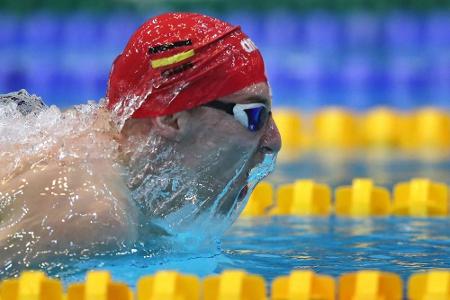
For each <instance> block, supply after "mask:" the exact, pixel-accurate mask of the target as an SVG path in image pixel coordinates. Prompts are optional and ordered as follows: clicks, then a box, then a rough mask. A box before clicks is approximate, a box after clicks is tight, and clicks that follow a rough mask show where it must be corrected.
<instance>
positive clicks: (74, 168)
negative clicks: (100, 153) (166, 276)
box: [0, 156, 136, 269]
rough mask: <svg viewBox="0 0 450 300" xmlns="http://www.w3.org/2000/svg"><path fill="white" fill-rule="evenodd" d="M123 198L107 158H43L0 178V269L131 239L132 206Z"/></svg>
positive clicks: (124, 192) (133, 236) (120, 184)
mask: <svg viewBox="0 0 450 300" xmlns="http://www.w3.org/2000/svg"><path fill="white" fill-rule="evenodd" d="M52 157H53V158H52ZM29 159H30V161H33V160H34V159H33V158H29ZM34 161H35V160H34ZM3 163H5V162H3ZM3 163H2V162H1V156H0V165H3ZM1 173H2V172H0V175H1ZM128 196H129V195H128V190H127V188H126V186H125V184H124V182H123V180H122V178H121V176H120V175H119V173H118V170H117V166H113V164H112V162H111V161H108V160H107V159H97V160H94V161H89V163H88V164H86V163H84V164H79V163H76V162H72V163H70V162H68V161H64V162H62V161H60V160H58V159H56V158H55V157H54V156H49V157H48V159H47V160H45V161H40V162H39V163H35V164H31V165H27V167H26V168H22V169H21V170H20V172H17V173H14V176H8V177H2V176H0V269H1V267H6V266H7V265H8V264H11V263H13V264H15V263H20V264H25V265H26V264H29V263H37V262H40V261H43V260H45V259H46V258H47V259H48V258H49V257H52V256H55V255H58V254H60V255H70V254H73V255H77V254H79V253H80V252H82V253H86V254H88V253H91V252H93V253H96V252H97V251H103V250H111V251H113V250H114V249H116V248H117V247H119V245H120V246H123V245H125V244H127V242H132V241H134V240H135V239H136V226H135V224H134V223H135V221H136V208H135V206H134V205H133V204H132V203H131V202H130V200H129V197H128Z"/></svg>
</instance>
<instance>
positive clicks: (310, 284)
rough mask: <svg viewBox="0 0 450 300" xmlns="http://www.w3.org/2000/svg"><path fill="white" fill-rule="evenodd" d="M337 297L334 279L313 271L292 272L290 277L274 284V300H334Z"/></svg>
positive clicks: (281, 277) (275, 281)
mask: <svg viewBox="0 0 450 300" xmlns="http://www.w3.org/2000/svg"><path fill="white" fill-rule="evenodd" d="M335 295H336V284H335V281H334V279H333V278H332V277H330V276H322V275H318V274H316V273H314V272H313V271H308V270H302V271H301V270H298V271H292V272H291V274H290V275H289V276H280V277H277V278H276V279H275V280H274V281H273V282H272V299H273V300H310V299H321V300H333V299H335Z"/></svg>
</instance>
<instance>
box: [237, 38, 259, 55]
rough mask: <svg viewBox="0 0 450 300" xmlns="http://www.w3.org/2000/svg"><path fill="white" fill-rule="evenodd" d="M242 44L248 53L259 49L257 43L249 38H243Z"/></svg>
mask: <svg viewBox="0 0 450 300" xmlns="http://www.w3.org/2000/svg"><path fill="white" fill-rule="evenodd" d="M241 46H242V48H243V49H244V50H245V51H247V52H248V53H250V52H253V51H255V50H257V49H258V48H257V47H256V45H255V43H253V41H252V40H251V39H249V38H246V39H243V40H242V41H241Z"/></svg>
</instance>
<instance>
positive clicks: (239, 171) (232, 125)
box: [180, 83, 281, 210]
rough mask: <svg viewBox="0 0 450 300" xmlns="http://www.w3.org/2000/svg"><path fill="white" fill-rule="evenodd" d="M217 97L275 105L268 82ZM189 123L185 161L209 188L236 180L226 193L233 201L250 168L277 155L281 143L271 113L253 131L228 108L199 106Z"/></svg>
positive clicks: (227, 101) (184, 146) (236, 101)
mask: <svg viewBox="0 0 450 300" xmlns="http://www.w3.org/2000/svg"><path fill="white" fill-rule="evenodd" d="M217 100H218V101H221V102H225V103H236V104H250V103H263V104H264V105H266V107H267V108H268V109H269V110H271V105H272V99H271V95H270V90H269V87H268V85H267V84H266V83H259V84H255V85H252V86H249V87H247V88H244V89H242V90H240V91H238V92H236V93H234V94H231V95H229V96H226V97H223V98H220V99H217ZM189 123H190V126H191V127H190V131H189V134H188V137H187V138H185V139H183V141H182V142H181V147H182V149H180V151H181V152H183V153H184V158H185V159H184V164H185V165H186V166H188V167H189V168H191V169H193V170H197V174H198V175H199V177H201V179H200V180H202V181H203V182H205V185H206V184H208V185H209V190H210V192H212V191H213V190H214V191H215V192H217V193H219V192H220V191H221V190H223V189H224V187H225V185H227V184H228V183H230V180H233V183H232V184H231V186H230V190H229V191H228V193H229V196H228V197H227V199H232V200H230V201H234V200H235V199H234V198H236V196H237V194H238V193H240V192H241V190H242V188H243V187H244V186H245V185H246V184H247V183H248V180H249V176H250V172H251V170H252V169H253V168H255V167H256V166H258V165H260V164H261V163H262V162H263V160H264V159H265V158H266V157H267V156H273V157H275V156H276V154H277V153H278V151H279V150H280V147H281V138H280V134H279V132H278V129H277V127H276V125H275V123H274V120H273V118H272V116H271V115H269V117H268V119H267V121H266V122H265V124H263V126H262V128H261V129H260V130H258V131H250V130H249V129H248V128H246V127H245V126H243V125H242V124H241V123H240V122H239V121H237V120H236V119H235V117H234V116H233V115H231V114H228V113H226V112H225V111H222V110H218V109H215V108H211V107H200V108H197V109H195V111H194V112H193V113H192V117H191V119H190V121H189ZM258 180H260V178H259V179H258ZM206 182H207V183H206ZM243 196H245V195H243ZM230 205H232V204H230ZM224 209H225V210H227V209H228V208H224Z"/></svg>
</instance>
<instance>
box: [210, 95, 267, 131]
mask: <svg viewBox="0 0 450 300" xmlns="http://www.w3.org/2000/svg"><path fill="white" fill-rule="evenodd" d="M202 106H206V107H211V108H215V109H218V110H222V111H224V112H226V113H227V114H230V115H232V116H234V118H235V119H236V120H237V121H238V122H239V123H241V124H242V125H243V126H244V127H246V128H247V129H248V130H250V131H252V132H255V131H258V130H260V129H261V128H263V127H264V125H265V124H266V123H267V120H268V119H269V116H270V115H271V111H270V110H269V109H268V108H267V106H266V105H264V104H263V103H248V104H239V103H228V102H221V101H212V102H209V103H206V104H203V105H202Z"/></svg>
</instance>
